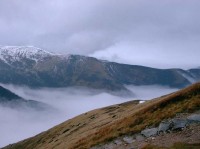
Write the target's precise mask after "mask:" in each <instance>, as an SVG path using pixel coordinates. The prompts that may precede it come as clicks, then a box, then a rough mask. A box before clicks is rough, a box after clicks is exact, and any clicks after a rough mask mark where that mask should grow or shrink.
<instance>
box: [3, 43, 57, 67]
mask: <svg viewBox="0 0 200 149" xmlns="http://www.w3.org/2000/svg"><path fill="white" fill-rule="evenodd" d="M52 55H54V54H53V53H51V52H48V51H45V50H42V49H40V48H36V47H33V46H1V47H0V59H1V60H3V61H5V62H6V63H10V62H16V61H20V60H21V59H24V58H26V59H31V60H35V61H38V60H40V59H42V58H44V57H48V56H52Z"/></svg>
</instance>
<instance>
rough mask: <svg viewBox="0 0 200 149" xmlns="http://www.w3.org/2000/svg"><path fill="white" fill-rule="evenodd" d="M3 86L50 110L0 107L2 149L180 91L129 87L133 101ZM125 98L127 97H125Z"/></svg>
mask: <svg viewBox="0 0 200 149" xmlns="http://www.w3.org/2000/svg"><path fill="white" fill-rule="evenodd" d="M2 86H4V87H5V88H7V89H9V90H10V91H12V92H14V93H15V94H17V95H19V96H21V97H23V98H24V99H30V100H33V101H37V102H42V103H44V104H46V105H48V106H49V107H51V108H50V109H46V110H43V111H38V110H34V109H31V110H30V109H29V108H23V107H21V109H13V108H8V107H3V106H1V105H0V118H1V127H0V132H1V134H2V136H4V137H3V138H1V140H0V146H1V147H3V146H5V145H8V144H10V143H14V142H17V141H20V140H22V139H25V138H28V137H31V136H34V135H36V134H38V133H40V132H42V131H45V130H47V129H49V128H51V127H53V126H55V125H57V124H59V123H62V122H63V121H66V120H68V119H71V118H73V117H75V116H77V115H79V114H82V113H85V112H87V111H90V110H93V109H97V108H102V107H106V106H110V105H113V104H120V103H123V102H127V101H132V100H136V101H138V102H139V100H149V99H152V98H155V97H158V96H162V95H164V94H168V93H171V92H174V91H176V90H178V89H176V88H169V87H164V86H157V85H154V86H126V87H127V88H128V89H129V90H130V91H132V92H133V93H134V95H133V96H132V97H126V96H114V95H112V94H109V93H106V92H103V91H99V90H92V89H88V88H80V87H77V88H40V89H32V88H29V87H25V86H24V87H22V86H15V85H6V84H2ZM122 95H124V94H123V93H122ZM4 115H6V117H5V116H4ZM11 134H13V135H11Z"/></svg>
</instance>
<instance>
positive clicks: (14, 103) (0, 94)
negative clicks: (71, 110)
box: [0, 86, 48, 110]
mask: <svg viewBox="0 0 200 149" xmlns="http://www.w3.org/2000/svg"><path fill="white" fill-rule="evenodd" d="M0 105H1V106H3V107H9V108H13V109H27V108H28V109H35V110H36V109H37V110H45V109H47V108H48V106H47V105H46V104H43V103H40V102H37V101H33V100H25V99H23V98H22V97H20V96H18V95H16V94H14V93H12V92H11V91H9V90H7V89H5V88H4V87H2V86H0ZM22 107H23V108H22Z"/></svg>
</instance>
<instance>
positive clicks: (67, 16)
mask: <svg viewBox="0 0 200 149" xmlns="http://www.w3.org/2000/svg"><path fill="white" fill-rule="evenodd" d="M199 7H200V1H199V0H192V1H188V0H165V1H160V0H151V1H149V0H134V1H131V0H118V1H115V0H109V1H107V0H95V1H93V0H84V1H82V0H73V1H70V0H56V1H55V0H1V1H0V45H33V46H37V47H41V48H44V49H46V50H50V51H53V52H59V53H72V54H81V55H89V56H95V57H97V58H101V59H106V60H111V61H116V62H122V63H128V64H138V65H146V66H153V67H159V68H169V67H182V68H189V67H196V66H199V65H200V63H199V61H198V55H199V54H200V51H199V47H200V42H199V40H200V20H199V18H200V9H199Z"/></svg>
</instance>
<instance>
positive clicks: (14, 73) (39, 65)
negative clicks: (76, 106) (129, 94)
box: [0, 47, 200, 91]
mask: <svg viewBox="0 0 200 149" xmlns="http://www.w3.org/2000/svg"><path fill="white" fill-rule="evenodd" d="M197 80H200V69H191V70H187V71H186V70H182V69H155V68H149V67H143V66H135V65H126V64H118V63H113V62H107V61H102V60H98V59H96V58H92V57H85V56H80V55H59V54H54V53H50V52H47V51H45V50H42V49H39V48H35V47H0V82H1V83H12V84H17V85H28V86H30V87H69V86H84V87H89V88H95V89H105V90H109V91H117V90H126V88H125V87H124V85H155V84H157V85H166V86H170V87H178V88H182V87H185V86H187V85H189V84H191V83H194V82H196V81H197Z"/></svg>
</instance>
